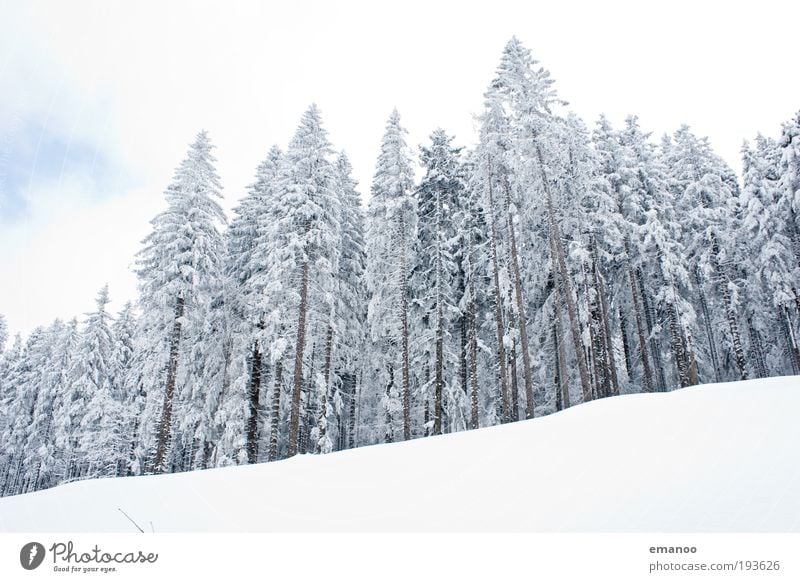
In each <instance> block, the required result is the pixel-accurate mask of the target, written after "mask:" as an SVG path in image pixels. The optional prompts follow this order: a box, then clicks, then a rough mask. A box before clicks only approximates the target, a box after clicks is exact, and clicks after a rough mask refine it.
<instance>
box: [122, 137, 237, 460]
mask: <svg viewBox="0 0 800 582" xmlns="http://www.w3.org/2000/svg"><path fill="white" fill-rule="evenodd" d="M212 147H213V146H212V145H211V142H210V140H209V138H208V134H207V133H206V132H205V131H202V132H200V133H199V134H198V135H197V138H196V140H195V141H194V143H193V144H192V145H191V147H190V148H189V152H188V155H187V157H186V159H185V160H184V161H183V162H182V163H181V165H180V166H179V167H178V169H177V170H176V172H175V177H174V178H173V181H172V183H171V184H170V185H169V187H168V188H167V190H166V192H165V198H166V200H167V204H168V207H167V209H166V210H165V211H163V212H162V213H160V214H159V215H158V216H156V217H155V218H154V219H153V220H152V221H151V224H152V225H153V231H152V232H151V233H150V234H149V235H148V236H147V238H145V240H144V244H145V247H144V248H143V249H142V250H141V251H140V252H139V262H138V270H137V272H138V275H139V280H140V290H141V298H140V301H141V305H142V311H143V314H144V316H143V318H142V327H143V333H144V335H145V338H144V339H145V341H146V342H147V344H148V345H147V346H143V348H142V349H144V350H146V351H149V352H150V353H151V354H152V357H153V358H157V363H156V364H155V365H154V366H153V367H155V366H156V365H157V366H159V367H160V366H163V369H164V370H165V371H166V373H165V374H164V375H163V376H162V374H161V373H160V372H156V373H154V374H153V375H152V376H150V377H149V378H147V379H146V381H147V382H153V381H158V380H156V378H163V380H162V381H163V382H164V384H163V385H164V388H163V391H161V392H160V393H158V392H157V391H156V390H155V386H149V387H148V388H147V389H146V392H147V394H148V403H147V406H146V410H145V412H144V414H145V417H144V418H143V420H144V421H145V422H147V423H148V424H149V423H153V422H154V423H155V425H156V428H155V433H156V434H155V437H154V441H155V443H154V449H155V450H154V454H153V458H152V467H151V470H152V471H153V472H155V473H161V472H164V471H166V470H167V469H168V468H169V467H170V461H169V459H168V453H169V447H170V443H171V439H172V433H173V410H174V400H175V395H176V386H177V384H178V383H179V374H183V376H182V378H181V379H185V377H186V370H183V369H182V368H181V363H182V362H183V363H185V362H186V354H187V349H186V342H185V341H184V339H185V338H191V339H192V340H193V339H194V338H196V337H197V333H198V331H200V330H201V329H202V322H203V321H204V318H205V311H206V307H207V306H208V305H210V300H211V297H214V296H215V295H216V294H218V293H219V285H220V281H221V273H222V250H223V241H222V237H221V235H220V233H219V230H218V225H219V224H220V223H224V222H225V215H224V213H223V211H222V208H221V207H220V205H219V203H218V202H217V200H218V199H220V198H221V196H222V195H221V186H220V183H219V178H218V176H217V174H216V170H215V169H214V161H215V158H214V156H213V155H212V153H211V150H212ZM162 342H166V344H167V346H168V348H167V350H166V352H164V351H162V350H161V348H160V346H161V345H162ZM154 372H155V370H154ZM159 400H160V401H161V406H160V407H159V406H158V401H159ZM159 408H160V411H159ZM147 428H148V430H149V429H150V428H151V427H149V426H148V427H147Z"/></svg>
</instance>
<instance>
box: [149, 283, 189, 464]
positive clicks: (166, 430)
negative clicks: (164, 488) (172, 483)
mask: <svg viewBox="0 0 800 582" xmlns="http://www.w3.org/2000/svg"><path fill="white" fill-rule="evenodd" d="M184 305H185V300H184V298H183V297H178V299H177V301H176V303H175V318H174V319H173V324H172V333H171V334H170V338H169V363H168V364H167V366H168V367H167V385H166V387H165V389H164V405H163V407H162V409H161V420H160V422H159V424H158V436H157V439H158V440H157V443H156V455H155V458H154V459H153V473H155V474H159V473H163V472H164V470H165V469H166V465H165V463H166V458H167V451H168V449H169V444H170V436H171V435H172V400H173V398H174V397H175V382H176V380H177V375H178V354H179V353H180V346H181V326H182V318H183V311H184Z"/></svg>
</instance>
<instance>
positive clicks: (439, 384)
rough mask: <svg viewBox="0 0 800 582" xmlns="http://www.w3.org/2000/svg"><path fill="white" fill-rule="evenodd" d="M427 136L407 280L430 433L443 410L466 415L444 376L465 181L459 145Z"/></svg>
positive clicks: (452, 365) (456, 314)
mask: <svg viewBox="0 0 800 582" xmlns="http://www.w3.org/2000/svg"><path fill="white" fill-rule="evenodd" d="M430 139H431V145H430V147H423V148H421V156H420V159H421V162H422V166H423V167H424V168H425V176H424V177H423V179H422V183H421V184H420V186H419V187H418V188H417V208H418V214H419V218H418V228H417V245H416V247H417V253H418V257H419V259H418V261H417V263H416V265H415V272H414V274H413V275H412V283H411V284H412V296H413V297H414V302H415V304H416V306H417V309H418V310H419V311H420V318H419V319H421V321H423V322H425V324H424V325H423V327H424V328H425V329H423V330H422V332H421V333H415V334H414V338H415V340H416V342H417V343H420V344H423V346H421V347H420V348H419V349H418V350H414V351H420V352H422V353H424V354H427V355H428V356H432V361H427V362H425V363H423V366H424V367H426V368H429V369H432V370H433V378H432V379H431V381H430V382H428V383H427V385H425V386H424V388H426V389H427V388H428V386H430V385H432V387H433V394H434V396H433V434H442V430H443V418H444V415H445V411H447V414H448V416H449V417H450V424H451V426H452V424H453V423H454V422H456V421H457V420H458V417H459V416H460V417H461V418H462V420H465V417H466V414H465V413H466V410H465V409H466V407H465V399H466V394H465V393H464V392H463V391H461V390H460V387H459V386H458V385H457V384H456V382H455V380H456V378H454V377H453V375H451V374H448V372H449V371H451V370H456V369H457V368H458V366H459V353H458V351H457V350H456V341H455V338H454V337H453V331H454V330H455V327H456V324H457V322H458V321H459V318H460V316H461V313H460V308H459V305H458V304H459V297H458V296H457V292H458V287H459V281H458V276H459V266H458V263H457V259H456V254H457V252H458V249H457V247H456V243H457V233H456V223H455V220H456V219H457V208H458V205H459V204H460V202H461V198H462V197H463V196H464V190H465V184H464V178H463V177H462V170H461V164H460V162H459V159H458V158H459V155H460V150H461V148H455V147H453V146H452V145H451V142H452V139H453V138H451V137H449V136H448V135H447V134H446V133H445V132H444V130H442V129H437V130H436V131H434V132H433V133H432V134H431V137H430ZM426 348H427V349H426ZM445 399H446V400H447V401H448V402H447V403H445ZM463 424H464V425H465V424H466V423H465V422H464V423H463Z"/></svg>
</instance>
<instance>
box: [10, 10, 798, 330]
mask: <svg viewBox="0 0 800 582" xmlns="http://www.w3.org/2000/svg"><path fill="white" fill-rule="evenodd" d="M362 4H363V5H362ZM655 4H656V3H651V2H641V1H638V2H637V1H630V2H628V1H609V0H605V1H603V2H576V1H569V0H562V1H559V2H539V1H526V2H518V1H516V2H511V1H506V0H492V1H491V2H488V1H483V2H436V1H433V0H426V1H417V0H411V1H404V2H392V3H389V2H369V3H367V2H363V3H362V2H345V1H336V2H333V1H328V2H325V1H310V0H299V1H292V2H236V1H232V2H224V3H223V2H217V3H205V2H169V3H165V2H148V1H137V2H127V3H123V2H111V1H107V2H87V1H81V0H75V1H72V2H57V1H50V2H38V1H32V2H21V1H20V2H11V1H10V0H0V313H2V314H4V315H5V316H6V319H7V321H8V323H9V327H10V330H11V331H12V332H13V333H16V332H20V333H22V334H28V333H29V332H30V331H31V330H32V329H33V328H35V327H36V326H38V325H47V324H49V323H50V322H51V321H52V320H53V319H54V318H56V317H60V318H62V319H69V318H71V317H74V316H77V317H78V318H79V319H81V318H82V317H83V315H84V314H85V313H86V312H88V311H90V310H91V309H92V308H93V307H94V298H95V296H96V294H97V292H98V290H99V289H100V288H101V287H102V286H103V285H104V284H105V283H108V284H109V286H110V293H111V297H112V303H111V308H112V309H114V310H116V309H119V308H121V307H122V305H123V304H124V302H125V301H127V300H135V297H136V277H135V275H134V274H133V271H132V270H131V267H132V266H133V264H134V260H135V253H136V251H137V250H138V249H139V248H141V239H142V238H144V236H146V234H147V233H148V231H149V228H150V224H149V220H150V219H151V218H152V217H153V216H154V215H155V214H156V213H157V212H159V211H160V210H161V209H162V208H163V205H164V202H163V192H164V188H165V187H166V186H167V184H168V183H169V181H170V178H171V176H172V173H173V171H174V169H175V167H176V166H177V165H178V164H179V162H180V161H181V159H182V158H183V156H184V155H185V153H186V149H187V146H188V144H189V143H190V142H191V141H193V138H194V136H195V135H196V134H197V132H198V131H199V130H201V129H207V130H208V131H209V133H210V136H211V139H212V141H213V142H214V144H215V145H216V146H217V148H216V150H215V154H216V156H217V158H218V163H217V168H218V171H219V174H220V176H221V179H222V183H223V187H224V193H225V203H224V206H225V208H226V209H227V210H229V211H230V210H231V209H232V208H233V207H235V205H236V203H237V201H238V199H239V198H240V197H241V196H242V194H243V193H244V191H245V189H246V187H247V185H248V184H249V183H250V182H252V180H253V175H254V171H255V168H256V166H257V165H258V163H259V162H260V161H261V160H262V159H263V158H264V157H265V156H266V154H267V151H268V150H269V148H270V146H271V145H272V144H275V143H277V144H279V145H280V146H282V147H285V146H286V144H287V143H288V141H289V139H290V138H291V136H292V134H293V132H294V129H295V127H296V125H297V123H298V122H299V120H300V116H301V114H302V113H303V111H305V110H306V109H307V108H308V106H309V105H310V104H311V103H312V102H313V103H317V105H318V106H319V107H320V109H321V111H322V115H323V121H324V123H325V127H326V128H327V130H328V132H329V137H330V140H331V142H332V143H333V145H334V147H335V148H337V149H343V150H345V151H346V152H347V154H348V156H349V157H350V159H351V161H352V163H353V166H354V169H355V175H356V178H357V179H358V180H359V182H360V186H359V189H360V191H361V192H362V195H363V196H364V198H365V200H366V198H367V194H368V192H369V185H370V181H371V177H372V172H373V167H374V162H375V158H376V156H377V153H378V148H379V144H380V139H381V136H382V134H383V131H384V126H385V122H386V119H387V117H388V115H389V113H390V112H391V110H392V109H393V108H394V107H397V109H398V110H399V112H400V114H401V119H402V123H403V125H404V126H405V127H406V128H407V129H408V131H409V135H408V141H409V143H410V144H411V145H412V147H414V148H416V146H418V145H419V144H422V143H424V142H425V141H426V140H427V138H428V136H429V135H430V133H431V132H432V131H433V130H434V129H435V128H437V127H442V128H444V129H445V130H447V131H448V132H449V133H451V134H454V135H455V136H456V142H457V143H459V144H461V145H466V146H470V145H471V144H473V143H474V139H475V135H476V128H475V122H474V116H475V115H476V114H478V113H479V112H480V109H481V104H482V95H483V92H484V90H485V88H486V86H487V85H488V83H489V81H490V80H491V79H492V77H493V75H494V70H495V67H496V66H497V63H498V61H499V58H500V54H501V52H502V49H503V46H504V45H505V44H506V42H507V41H508V40H509V39H510V38H511V36H512V35H516V36H517V37H518V38H519V39H520V40H521V41H522V42H523V43H524V44H525V45H526V46H527V47H528V48H530V49H531V50H532V52H533V55H534V57H535V58H536V59H537V60H539V61H540V64H541V65H542V66H544V67H545V68H547V69H548V70H550V72H551V74H552V77H553V78H554V79H555V81H556V88H557V89H558V91H559V94H560V96H561V97H562V98H563V99H566V100H567V101H569V103H570V105H569V108H570V109H572V110H573V111H575V112H576V113H577V114H578V115H580V116H581V117H582V118H583V119H584V120H585V122H586V123H587V124H588V125H589V126H590V127H592V126H593V124H594V123H595V121H596V120H597V117H598V116H599V115H600V114H601V113H605V114H606V115H607V116H608V117H609V118H610V120H611V121H612V123H616V124H617V125H619V124H620V123H621V122H622V120H623V119H624V118H625V116H626V115H628V114H636V115H638V116H639V118H640V123H641V125H642V127H643V128H644V129H646V130H649V131H652V132H653V135H654V138H658V137H660V136H661V135H662V134H663V133H665V132H666V133H671V132H673V131H674V130H675V129H677V127H678V126H680V125H681V124H683V123H687V124H689V125H690V126H691V127H692V129H693V130H694V131H695V133H697V134H699V135H702V136H708V138H709V140H710V142H711V144H712V145H713V147H714V148H715V149H716V151H717V152H718V153H719V154H720V155H721V156H722V157H723V158H724V159H726V160H727V161H728V163H729V164H731V166H732V167H734V169H736V170H737V171H738V170H739V150H740V148H741V145H742V141H743V140H744V139H745V138H753V137H754V136H755V135H756V134H757V133H758V132H762V133H764V134H766V135H772V136H776V137H777V135H778V134H779V131H780V124H781V123H782V122H783V121H785V120H787V119H789V118H790V117H791V116H792V115H793V114H794V112H795V111H796V110H797V108H798V107H800V102H799V101H798V97H800V75H798V73H797V66H796V58H797V43H796V40H794V31H793V29H792V28H791V23H792V22H797V21H798V19H799V17H800V6H798V4H800V3H793V2H790V1H780V2H779V1H771V0H762V1H759V2H758V3H755V2H741V3H739V2H726V3H720V4H719V5H717V3H714V2H701V1H699V0H693V1H691V2H684V1H681V0H678V1H671V2H668V3H659V4H658V5H655Z"/></svg>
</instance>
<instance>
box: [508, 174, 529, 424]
mask: <svg viewBox="0 0 800 582" xmlns="http://www.w3.org/2000/svg"><path fill="white" fill-rule="evenodd" d="M505 189H506V200H508V199H509V187H508V184H506V185H505ZM507 216H508V221H507V222H508V236H509V239H510V242H511V268H512V269H513V272H514V299H515V300H516V304H517V326H518V328H519V341H520V344H521V345H520V349H521V350H522V377H523V379H524V381H525V398H526V402H527V404H526V406H525V418H533V410H534V408H535V404H534V401H533V373H532V372H531V357H530V352H529V349H528V319H527V317H526V316H525V302H524V301H523V298H522V276H521V274H520V268H519V254H518V252H517V237H516V234H515V232H514V220H513V217H512V216H511V211H510V209H509V210H508V212H507ZM515 359H516V357H515ZM514 414H515V416H516V418H515V420H518V419H519V412H518V408H517V406H516V405H515V407H514Z"/></svg>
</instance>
